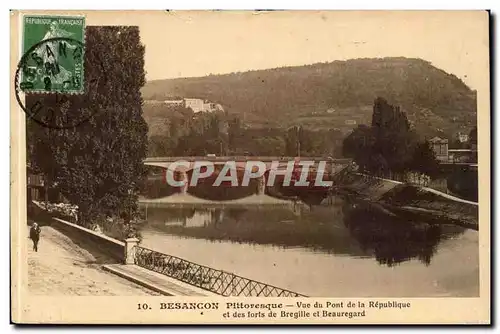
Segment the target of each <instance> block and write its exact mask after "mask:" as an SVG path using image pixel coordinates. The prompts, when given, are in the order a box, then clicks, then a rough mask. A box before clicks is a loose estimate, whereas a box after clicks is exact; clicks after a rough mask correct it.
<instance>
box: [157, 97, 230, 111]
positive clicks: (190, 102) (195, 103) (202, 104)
mask: <svg viewBox="0 0 500 334" xmlns="http://www.w3.org/2000/svg"><path fill="white" fill-rule="evenodd" d="M157 102H160V103H165V104H167V105H172V106H182V107H184V108H191V110H193V112H194V113H195V114H196V113H199V112H215V111H224V108H223V107H222V105H220V104H219V103H214V102H211V101H208V100H203V99H199V98H182V99H175V100H163V101H157Z"/></svg>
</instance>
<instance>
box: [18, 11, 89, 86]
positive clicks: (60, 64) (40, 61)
mask: <svg viewBox="0 0 500 334" xmlns="http://www.w3.org/2000/svg"><path fill="white" fill-rule="evenodd" d="M56 38H64V40H62V39H59V40H55V39H56ZM84 39H85V18H84V17H83V16H82V17H79V16H39V15H36V16H34V15H30V16H25V17H23V41H22V44H23V45H22V48H23V54H24V53H26V52H27V51H28V50H30V48H32V47H33V46H34V45H35V44H37V43H39V42H41V41H46V40H47V43H43V44H38V47H36V48H35V49H34V50H31V52H30V55H29V56H28V57H27V58H26V61H25V62H24V64H23V68H22V72H21V80H20V82H21V83H20V88H21V89H22V90H23V91H25V92H65V93H82V92H83V88H84V85H83V79H84V66H83V59H84V57H83V52H84V50H83V49H84V48H83V47H82V46H83V41H84ZM77 42H80V43H77Z"/></svg>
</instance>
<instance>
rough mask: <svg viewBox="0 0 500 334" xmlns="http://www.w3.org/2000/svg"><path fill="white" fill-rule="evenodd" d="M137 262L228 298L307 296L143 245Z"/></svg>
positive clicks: (136, 259) (136, 248)
mask: <svg viewBox="0 0 500 334" xmlns="http://www.w3.org/2000/svg"><path fill="white" fill-rule="evenodd" d="M134 262H135V264H136V265H138V266H140V267H143V268H146V269H149V270H153V271H155V272H158V273H161V274H164V275H166V276H169V277H172V278H175V279H177V280H180V281H182V282H184V283H188V284H191V285H194V286H196V287H199V288H202V289H204V290H207V291H210V292H213V293H216V294H219V295H222V296H226V297H228V296H245V297H259V296H260V297H306V296H304V295H301V294H298V293H296V292H293V291H289V290H286V289H281V288H278V287H275V286H272V285H269V284H265V283H262V282H258V281H254V280H251V279H248V278H245V277H241V276H238V275H235V274H232V273H228V272H225V271H222V270H218V269H213V268H210V267H207V266H203V265H200V264H196V263H193V262H190V261H187V260H184V259H181V258H178V257H176V256H171V255H167V254H163V253H159V252H155V251H153V250H151V249H148V248H144V247H140V246H135V259H134Z"/></svg>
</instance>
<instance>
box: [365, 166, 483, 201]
mask: <svg viewBox="0 0 500 334" xmlns="http://www.w3.org/2000/svg"><path fill="white" fill-rule="evenodd" d="M356 174H357V175H362V176H366V177H370V178H372V179H377V180H381V181H386V182H389V183H392V184H396V185H399V184H404V183H403V182H400V181H395V180H391V179H384V178H381V177H377V176H371V175H365V174H362V173H356ZM421 188H422V189H423V190H425V191H428V192H431V193H433V194H436V195H438V196H441V197H444V198H447V199H450V200H452V201H455V202H460V203H466V204H471V205H476V206H477V205H478V203H477V202H472V201H468V200H465V199H462V198H459V197H456V196H452V195H450V194H446V193H444V192H442V191H439V190H436V189H432V188H429V187H421Z"/></svg>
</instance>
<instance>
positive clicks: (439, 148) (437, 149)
mask: <svg viewBox="0 0 500 334" xmlns="http://www.w3.org/2000/svg"><path fill="white" fill-rule="evenodd" d="M429 143H430V144H431V147H432V149H433V150H434V153H435V154H436V159H438V160H439V161H446V162H447V161H448V139H442V138H439V137H437V136H436V137H434V138H432V139H430V140H429Z"/></svg>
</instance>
